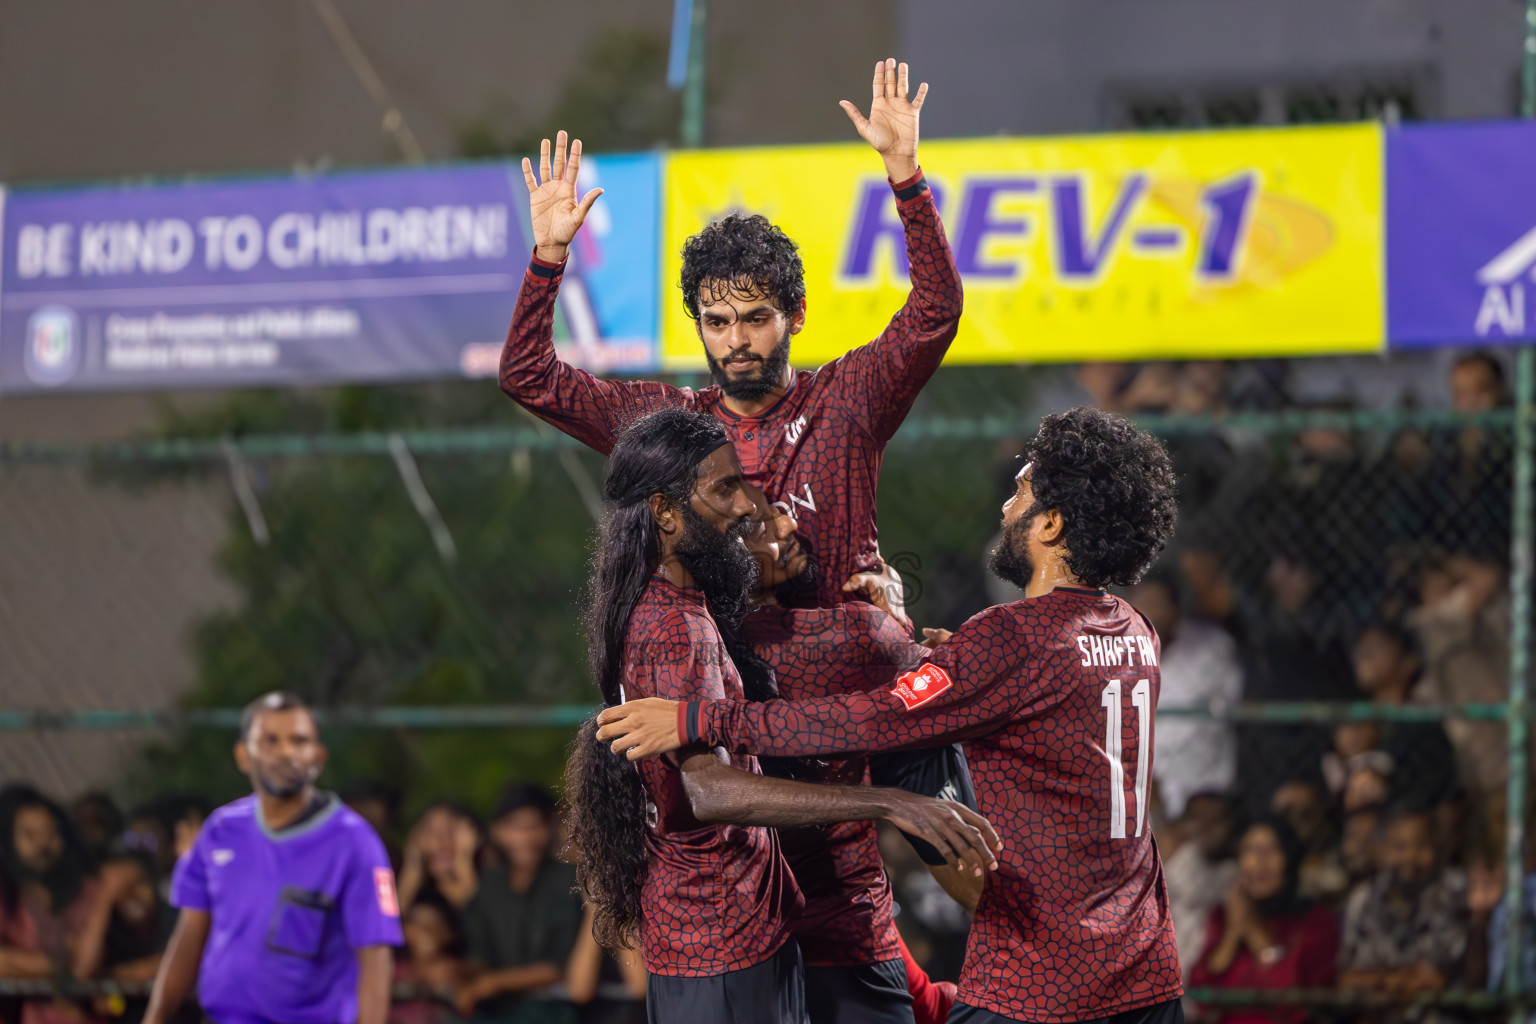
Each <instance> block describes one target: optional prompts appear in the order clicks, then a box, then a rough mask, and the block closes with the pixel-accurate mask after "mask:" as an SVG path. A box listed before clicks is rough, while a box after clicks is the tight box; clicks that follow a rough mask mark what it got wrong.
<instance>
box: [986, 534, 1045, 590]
mask: <svg viewBox="0 0 1536 1024" xmlns="http://www.w3.org/2000/svg"><path fill="white" fill-rule="evenodd" d="M1026 523H1027V520H1025V519H1024V518H1023V517H1020V518H1019V519H1016V520H1014V522H1013V524H1012V525H1010V526H1005V527H1003V536H1002V539H1001V540H999V541H998V542H997V547H995V548H993V549H992V557H991V558H989V559H988V560H987V568H989V569H991V570H992V575H994V576H996V577H997V578H998V579H1000V580H1002V581H1003V582H1004V583H1012V584H1013V585H1014V586H1016V587H1018V588H1019V589H1020V590H1023V589H1024V588H1025V587H1027V586H1029V581H1030V578H1031V577H1033V576H1034V575H1035V563H1034V562H1033V561H1031V560H1030V557H1029V548H1028V546H1027V545H1026V542H1025V540H1024V537H1025V531H1026V530H1027V528H1028V527H1027V526H1026Z"/></svg>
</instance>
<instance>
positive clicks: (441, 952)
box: [353, 808, 468, 1024]
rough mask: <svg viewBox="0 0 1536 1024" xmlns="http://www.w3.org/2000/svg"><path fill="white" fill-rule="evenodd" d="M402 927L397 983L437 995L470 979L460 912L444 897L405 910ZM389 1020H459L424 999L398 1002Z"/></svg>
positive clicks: (442, 1023) (433, 1023) (411, 1023)
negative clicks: (445, 900) (418, 987)
mask: <svg viewBox="0 0 1536 1024" xmlns="http://www.w3.org/2000/svg"><path fill="white" fill-rule="evenodd" d="M353 809H354V810H356V808H353ZM359 813H361V812H359ZM400 926H401V929H402V930H403V931H404V933H405V955H404V956H403V957H401V958H400V959H399V960H398V961H396V963H395V984H396V985H417V986H420V987H422V988H424V989H428V990H430V991H431V992H432V993H434V994H438V995H442V994H448V993H452V992H455V991H457V990H458V989H459V987H460V986H461V985H463V984H464V982H465V981H466V980H467V978H468V965H467V964H466V963H465V962H464V931H463V927H462V924H461V922H460V920H459V914H458V911H456V910H454V908H453V907H452V906H450V905H449V904H448V903H446V902H444V901H443V900H442V899H441V898H437V897H433V898H430V899H417V900H416V902H415V903H412V904H411V905H410V906H409V907H407V908H406V909H405V912H404V913H403V915H402V917H401V921H400ZM389 1020H390V1022H391V1024H447V1022H450V1021H454V1020H457V1017H455V1015H454V1013H453V1011H452V1009H450V1008H449V1007H448V1005H447V1004H445V1003H443V1002H441V1001H439V1000H438V999H434V998H430V997H425V996H424V997H423V998H413V999H405V1000H401V1001H398V1002H395V1003H394V1004H393V1005H392V1006H391V1007H390V1011H389Z"/></svg>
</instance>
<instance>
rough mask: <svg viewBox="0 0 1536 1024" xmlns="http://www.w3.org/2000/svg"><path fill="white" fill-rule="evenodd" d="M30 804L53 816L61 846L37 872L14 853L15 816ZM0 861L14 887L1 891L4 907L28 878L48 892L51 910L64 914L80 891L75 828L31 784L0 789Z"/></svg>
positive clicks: (81, 858)
mask: <svg viewBox="0 0 1536 1024" xmlns="http://www.w3.org/2000/svg"><path fill="white" fill-rule="evenodd" d="M29 807H37V808H41V809H42V810H44V811H47V812H48V814H49V816H50V817H52V818H53V824H54V828H56V829H57V830H58V833H59V840H60V849H59V857H58V860H56V861H54V862H53V864H52V866H50V867H49V868H48V870H47V871H45V872H43V873H41V874H38V873H37V872H35V871H33V870H32V869H31V868H30V867H28V866H27V865H26V864H23V863H22V862H21V860H20V858H19V857H17V855H16V816H17V815H18V814H20V813H21V812H22V811H23V810H26V809H27V808H29ZM0 865H3V867H4V870H5V874H6V876H7V877H8V879H9V880H10V882H11V884H12V886H14V888H12V889H10V891H8V892H4V891H0V896H3V897H4V898H5V899H6V900H7V902H8V906H7V909H14V908H15V897H16V893H17V891H18V890H19V889H20V888H21V887H22V886H23V885H25V883H27V882H37V883H38V884H40V885H41V886H42V887H43V888H44V889H46V890H47V892H48V898H49V902H50V903H51V910H52V912H53V913H54V914H55V915H63V913H64V912H65V911H66V910H68V909H69V907H70V905H71V904H73V903H74V901H75V897H77V896H79V895H80V889H81V887H82V886H83V885H84V884H85V876H86V870H87V869H86V861H85V854H84V852H83V851H82V850H81V848H80V843H79V841H78V840H77V839H76V838H75V830H74V827H73V825H71V824H70V820H69V816H68V815H66V814H65V813H64V809H63V808H62V807H60V806H59V805H58V804H56V803H54V802H53V801H52V800H50V799H48V798H47V797H46V796H44V795H43V794H42V793H40V792H38V791H37V790H35V789H33V788H32V787H31V786H25V785H15V786H7V787H6V788H5V789H4V790H3V791H0Z"/></svg>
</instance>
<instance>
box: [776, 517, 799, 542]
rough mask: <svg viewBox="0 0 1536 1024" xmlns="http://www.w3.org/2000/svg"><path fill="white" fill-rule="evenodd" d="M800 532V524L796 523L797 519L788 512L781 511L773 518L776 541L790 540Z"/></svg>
mask: <svg viewBox="0 0 1536 1024" xmlns="http://www.w3.org/2000/svg"><path fill="white" fill-rule="evenodd" d="M799 530H800V524H799V523H797V522H795V517H794V516H792V515H790V514H789V513H788V512H784V511H780V512H779V514H778V515H776V516H774V517H773V536H774V539H775V540H788V539H789V538H790V537H793V536H794V535H795V534H796V533H797V532H799Z"/></svg>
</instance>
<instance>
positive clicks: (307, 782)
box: [251, 766, 317, 800]
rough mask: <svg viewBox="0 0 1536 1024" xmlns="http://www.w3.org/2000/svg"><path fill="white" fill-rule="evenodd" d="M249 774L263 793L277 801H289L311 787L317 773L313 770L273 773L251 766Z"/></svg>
mask: <svg viewBox="0 0 1536 1024" xmlns="http://www.w3.org/2000/svg"><path fill="white" fill-rule="evenodd" d="M251 774H252V775H253V776H254V777H255V782H256V785H257V787H258V788H259V789H260V790H261V791H262V792H263V793H265V794H267V795H268V796H270V797H275V798H276V799H278V800H290V799H292V798H293V797H296V796H298V795H299V794H300V793H302V792H304V790H305V788H306V787H308V786H311V785H313V784H314V781H315V776H316V774H317V773H316V772H315V771H314V770H313V769H304V770H301V771H299V772H287V771H278V772H273V771H264V770H263V769H261V768H256V767H254V766H253V767H252V769H251Z"/></svg>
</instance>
